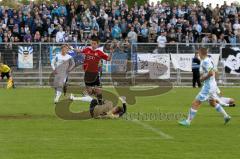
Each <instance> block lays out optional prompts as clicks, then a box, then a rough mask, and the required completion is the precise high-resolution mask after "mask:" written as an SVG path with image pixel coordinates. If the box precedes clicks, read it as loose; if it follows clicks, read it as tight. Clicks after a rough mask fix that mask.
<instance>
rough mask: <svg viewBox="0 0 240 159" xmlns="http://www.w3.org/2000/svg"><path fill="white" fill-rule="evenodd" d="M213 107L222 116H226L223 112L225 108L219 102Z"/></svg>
mask: <svg viewBox="0 0 240 159" xmlns="http://www.w3.org/2000/svg"><path fill="white" fill-rule="evenodd" d="M215 109H216V110H217V111H218V112H219V113H222V114H223V116H224V118H226V117H228V114H227V113H226V112H225V110H224V109H223V107H222V106H221V105H220V104H217V105H216V106H215Z"/></svg>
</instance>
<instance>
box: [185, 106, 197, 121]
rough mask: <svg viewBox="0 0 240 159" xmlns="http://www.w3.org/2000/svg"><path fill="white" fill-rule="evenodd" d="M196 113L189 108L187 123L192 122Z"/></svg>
mask: <svg viewBox="0 0 240 159" xmlns="http://www.w3.org/2000/svg"><path fill="white" fill-rule="evenodd" d="M196 113H197V110H195V109H193V108H191V109H190V110H189V113H188V118H187V122H189V123H191V121H192V120H193V118H194V117H195V116H196Z"/></svg>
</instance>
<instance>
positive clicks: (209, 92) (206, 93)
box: [195, 86, 217, 102]
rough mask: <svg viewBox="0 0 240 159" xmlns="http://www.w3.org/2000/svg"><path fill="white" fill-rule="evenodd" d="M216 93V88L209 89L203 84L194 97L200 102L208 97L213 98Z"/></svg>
mask: <svg viewBox="0 0 240 159" xmlns="http://www.w3.org/2000/svg"><path fill="white" fill-rule="evenodd" d="M216 95H217V93H216V89H213V88H212V89H210V88H208V87H206V86H203V87H202V89H201V91H200V92H199V93H198V95H197V96H196V98H195V99H196V100H199V101H200V102H204V101H207V100H210V99H215V98H216Z"/></svg>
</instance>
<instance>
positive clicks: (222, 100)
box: [214, 87, 236, 107]
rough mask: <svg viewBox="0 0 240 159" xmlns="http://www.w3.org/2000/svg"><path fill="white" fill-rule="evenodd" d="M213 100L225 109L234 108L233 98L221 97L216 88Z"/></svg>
mask: <svg viewBox="0 0 240 159" xmlns="http://www.w3.org/2000/svg"><path fill="white" fill-rule="evenodd" d="M214 98H215V99H216V100H217V103H219V104H220V105H222V106H225V107H235V106H236V105H235V100H234V99H233V98H228V97H223V96H222V92H221V91H220V89H219V88H218V87H217V91H216V95H214Z"/></svg>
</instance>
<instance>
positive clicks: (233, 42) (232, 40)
mask: <svg viewBox="0 0 240 159" xmlns="http://www.w3.org/2000/svg"><path fill="white" fill-rule="evenodd" d="M228 40H229V42H230V44H231V45H232V46H236V43H237V37H236V35H234V33H233V32H230V35H229V36H228Z"/></svg>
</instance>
